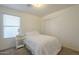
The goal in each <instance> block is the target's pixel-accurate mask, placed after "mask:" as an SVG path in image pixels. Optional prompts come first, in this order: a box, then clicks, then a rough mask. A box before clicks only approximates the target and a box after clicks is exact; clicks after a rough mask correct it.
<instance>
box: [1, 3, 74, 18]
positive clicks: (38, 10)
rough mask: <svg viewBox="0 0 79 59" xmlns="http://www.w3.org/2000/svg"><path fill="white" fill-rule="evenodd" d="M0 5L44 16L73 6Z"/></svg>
mask: <svg viewBox="0 0 79 59" xmlns="http://www.w3.org/2000/svg"><path fill="white" fill-rule="evenodd" d="M0 6H3V7H7V8H11V9H15V10H18V11H23V12H26V13H31V14H34V15H37V16H41V17H42V16H45V15H47V14H50V13H53V12H56V11H58V10H62V9H64V8H68V7H71V6H73V5H72V4H44V5H43V6H42V7H39V8H36V7H34V6H29V5H28V4H1V5H0Z"/></svg>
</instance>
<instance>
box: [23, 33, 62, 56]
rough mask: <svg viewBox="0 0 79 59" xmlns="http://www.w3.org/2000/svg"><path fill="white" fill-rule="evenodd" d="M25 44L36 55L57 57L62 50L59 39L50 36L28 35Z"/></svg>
mask: <svg viewBox="0 0 79 59" xmlns="http://www.w3.org/2000/svg"><path fill="white" fill-rule="evenodd" d="M24 43H25V46H26V47H27V48H28V49H29V50H30V51H31V52H32V54H34V55H56V54H58V52H59V51H60V50H61V44H60V42H59V41H58V39H57V38H56V37H52V36H48V35H42V34H37V35H36V34H35V35H34V34H33V35H26V39H25V40H24Z"/></svg>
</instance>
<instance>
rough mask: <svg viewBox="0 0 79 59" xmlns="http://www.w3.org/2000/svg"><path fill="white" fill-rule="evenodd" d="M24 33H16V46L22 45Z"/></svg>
mask: <svg viewBox="0 0 79 59" xmlns="http://www.w3.org/2000/svg"><path fill="white" fill-rule="evenodd" d="M24 39H25V36H24V35H17V36H16V48H21V47H24Z"/></svg>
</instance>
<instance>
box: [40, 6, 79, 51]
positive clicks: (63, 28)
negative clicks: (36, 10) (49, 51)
mask: <svg viewBox="0 0 79 59" xmlns="http://www.w3.org/2000/svg"><path fill="white" fill-rule="evenodd" d="M41 31H42V33H45V34H49V35H54V36H56V37H58V39H59V40H60V41H61V42H62V44H63V46H65V47H68V48H71V49H74V50H76V51H79V5H76V6H73V7H70V8H67V9H63V10H61V11H58V12H55V13H52V14H49V15H47V16H45V17H43V18H42V29H41Z"/></svg>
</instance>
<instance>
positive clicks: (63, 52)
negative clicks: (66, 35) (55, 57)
mask: <svg viewBox="0 0 79 59" xmlns="http://www.w3.org/2000/svg"><path fill="white" fill-rule="evenodd" d="M0 55H31V52H30V51H29V50H28V49H26V48H20V49H16V48H10V49H6V50H3V51H0ZM59 55H79V52H76V51H73V50H71V49H68V48H63V49H62V50H61V52H60V53H59Z"/></svg>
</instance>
